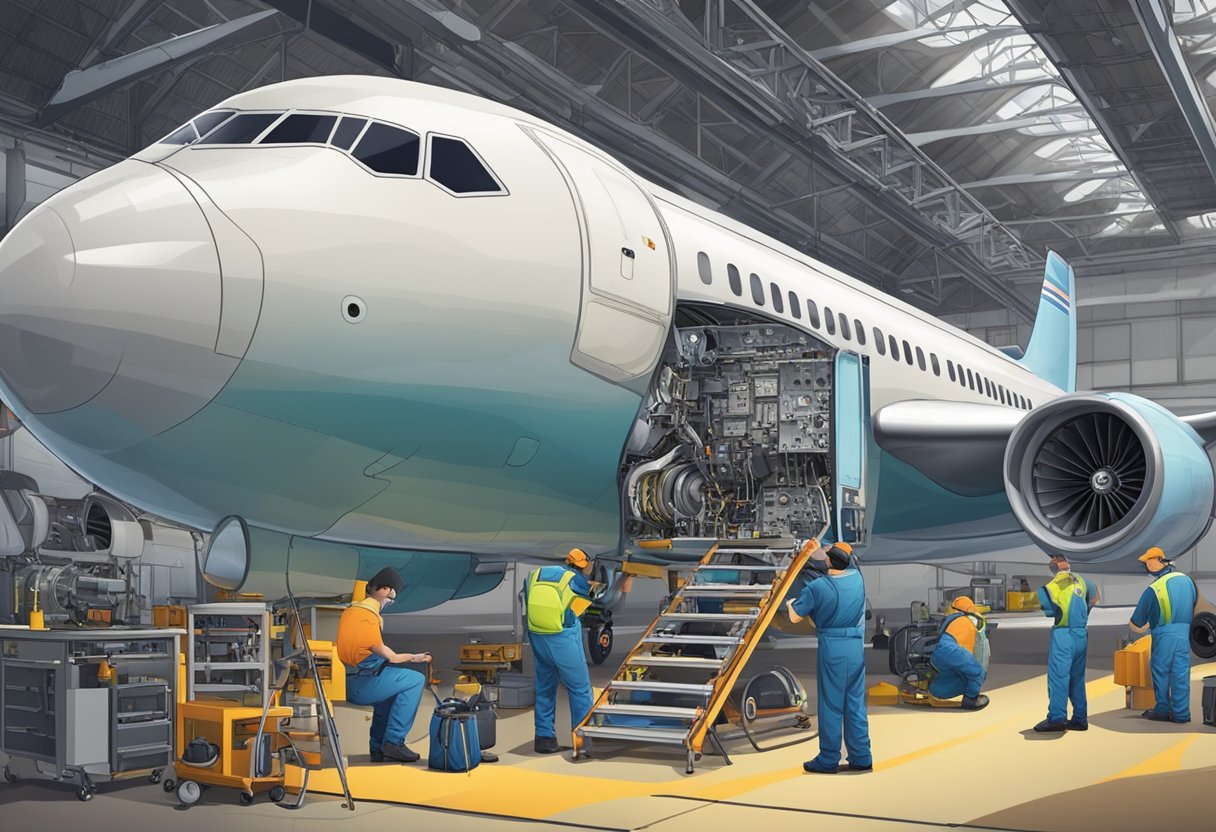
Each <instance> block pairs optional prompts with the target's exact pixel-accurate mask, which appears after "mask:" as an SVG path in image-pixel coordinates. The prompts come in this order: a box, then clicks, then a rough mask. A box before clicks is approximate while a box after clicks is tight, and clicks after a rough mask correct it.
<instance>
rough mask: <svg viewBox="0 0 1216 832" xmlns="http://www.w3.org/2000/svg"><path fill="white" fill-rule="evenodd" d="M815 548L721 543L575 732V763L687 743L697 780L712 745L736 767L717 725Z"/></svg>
mask: <svg viewBox="0 0 1216 832" xmlns="http://www.w3.org/2000/svg"><path fill="white" fill-rule="evenodd" d="M815 548H816V541H815V540H810V541H807V542H806V544H804V545H802V546H798V545H797V544H796V543H795V542H794V541H791V540H784V541H772V540H769V541H759V540H756V541H752V540H722V541H718V543H717V544H715V545H714V547H713V548H711V549H710V550H709V552H708V554H706V555H705V557H704V558H702V559H701V562H700V564H698V565H697V567H696V568H695V570H694V571H693V573H692V575H691V576H690V577H689V578H688V580H687V581H686V582H685V583H684V585H683V586H681V587H680V588H679V589H678V590H677V591H676V593H675V595H674V596H673V597H672V600H671V603H670V604H669V605H668V607H667V609H666V610H664V611H663V612H662V613H660V614H659V616H658V617H657V618H656V619H655V620H654V622H653V623H652V624H651V625H650V627H649V629H648V630H647V631H646V633H645V634H644V635H643V636H642V638H641V640H640V641H639V642H638V643H637V646H635V647H634V648H633V649H632V650H631V651H630V653H629V655H628V656H626V657H625V660H624V662H622V663H621V668H620V670H619V671H617V674H616V677H615V678H614V679H613V680H612V681H611V682H609V683H608V686H607V687H606V688H605V689H604V691H603V693H601V694H600V695H599V697H598V698H597V700H596V702H595V705H594V706H592V708H591V711H590V712H589V713H588V714H587V716H586V718H585V719H583V721H582V722H581V723H579V724H578V725H577V726H576V727H575V729H574V737H573V741H574V757H575V759H577V758H578V756H579V754H580V753H581V754H587V753H588V752H589V746H590V743H591V742H592V741H593V740H600V739H602V740H608V741H622V742H637V743H653V744H663V745H672V746H682V747H683V748H684V749H685V750H686V752H687V754H688V768H687V771H688V773H689V774H692V772H693V766H694V763H695V762H696V760H697V758H698V757H700V755H701V749H702V747H703V746H704V744H705V742H706V740H708V741H709V742H710V743H711V744H712V745H713V747H714V749H715V750H716V751H717V752H718V753H719V754H721V755H722V757H723V759H724V760H726V763H727V764H728V765H729V764H730V758H729V757H728V756H727V755H726V751H725V750H724V749H723V748H722V745H721V743H720V742H719V741H718V737H717V734H716V733H715V731H714V724H715V722H717V720H718V714H719V713H720V712H721V710H722V707H723V705H725V704H726V700H727V697H728V696H729V695H730V693H731V691H732V690H733V689H734V687H735V683H736V682H737V681H738V680H739V677H740V675H741V674H742V673H743V670H744V667H745V666H746V664H747V661H748V659H749V658H750V657H751V654H752V651H753V650H755V648H756V645H757V644H758V643H759V641H760V637H761V635H762V634H763V633H764V631H765V629H767V627H768V625H769V622H770V621H772V619H773V616H774V615H775V614H777V613H778V612H779V609H780V606H781V603H782V601H783V600H784V599H785V596H786V593H787V592H789V589H790V587H791V586H792V585H793V584H794V582H795V581H796V580H797V578H798V575H799V573H801V571H802V569H803V567H804V566H805V565H806V562H807V560H808V559H809V558H810V555H811V552H813V551H814V550H815Z"/></svg>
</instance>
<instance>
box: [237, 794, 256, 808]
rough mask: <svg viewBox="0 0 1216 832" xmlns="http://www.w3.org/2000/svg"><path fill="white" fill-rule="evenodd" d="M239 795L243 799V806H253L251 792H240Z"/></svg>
mask: <svg viewBox="0 0 1216 832" xmlns="http://www.w3.org/2000/svg"><path fill="white" fill-rule="evenodd" d="M237 794H238V795H239V796H240V798H241V805H242V806H252V805H253V795H252V794H250V793H249V792H238V793H237Z"/></svg>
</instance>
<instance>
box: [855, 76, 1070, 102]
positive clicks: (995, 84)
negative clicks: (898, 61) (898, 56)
mask: <svg viewBox="0 0 1216 832" xmlns="http://www.w3.org/2000/svg"><path fill="white" fill-rule="evenodd" d="M1051 83H1054V79H1052V78H1033V79H1030V80H1024V81H1013V80H1009V79H1004V80H996V79H988V80H982V81H963V82H962V83H960V84H945V85H943V86H940V87H927V88H925V89H919V90H905V91H903V92H885V93H880V94H879V95H871V96H870V97H869V98H867V99H866V101H869V102H870V106H872V107H880V108H881V107H891V106H894V105H896V104H908V103H910V102H913V101H925V100H928V99H934V98H948V97H950V96H954V95H974V94H977V93H986V92H1007V91H1009V90H1017V89H1028V88H1030V87H1038V86H1044V85H1046V84H1051Z"/></svg>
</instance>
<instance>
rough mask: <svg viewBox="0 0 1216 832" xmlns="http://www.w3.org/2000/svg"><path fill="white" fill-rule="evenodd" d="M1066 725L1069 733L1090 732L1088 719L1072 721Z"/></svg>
mask: <svg viewBox="0 0 1216 832" xmlns="http://www.w3.org/2000/svg"><path fill="white" fill-rule="evenodd" d="M1065 724H1066V725H1067V726H1068V730H1069V731H1088V730H1089V720H1088V719H1070V720H1068V722H1067V723H1065Z"/></svg>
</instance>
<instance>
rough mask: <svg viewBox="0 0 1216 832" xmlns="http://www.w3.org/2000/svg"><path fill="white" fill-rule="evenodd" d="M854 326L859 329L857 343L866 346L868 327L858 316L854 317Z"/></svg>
mask: <svg viewBox="0 0 1216 832" xmlns="http://www.w3.org/2000/svg"><path fill="white" fill-rule="evenodd" d="M853 326H854V327H856V329H857V343H859V344H861V345H862V346H863V347H864V346H865V345H866V328H865V327H864V326H862V325H861V321H859V320H858V319H856V318H854V319H853Z"/></svg>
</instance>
